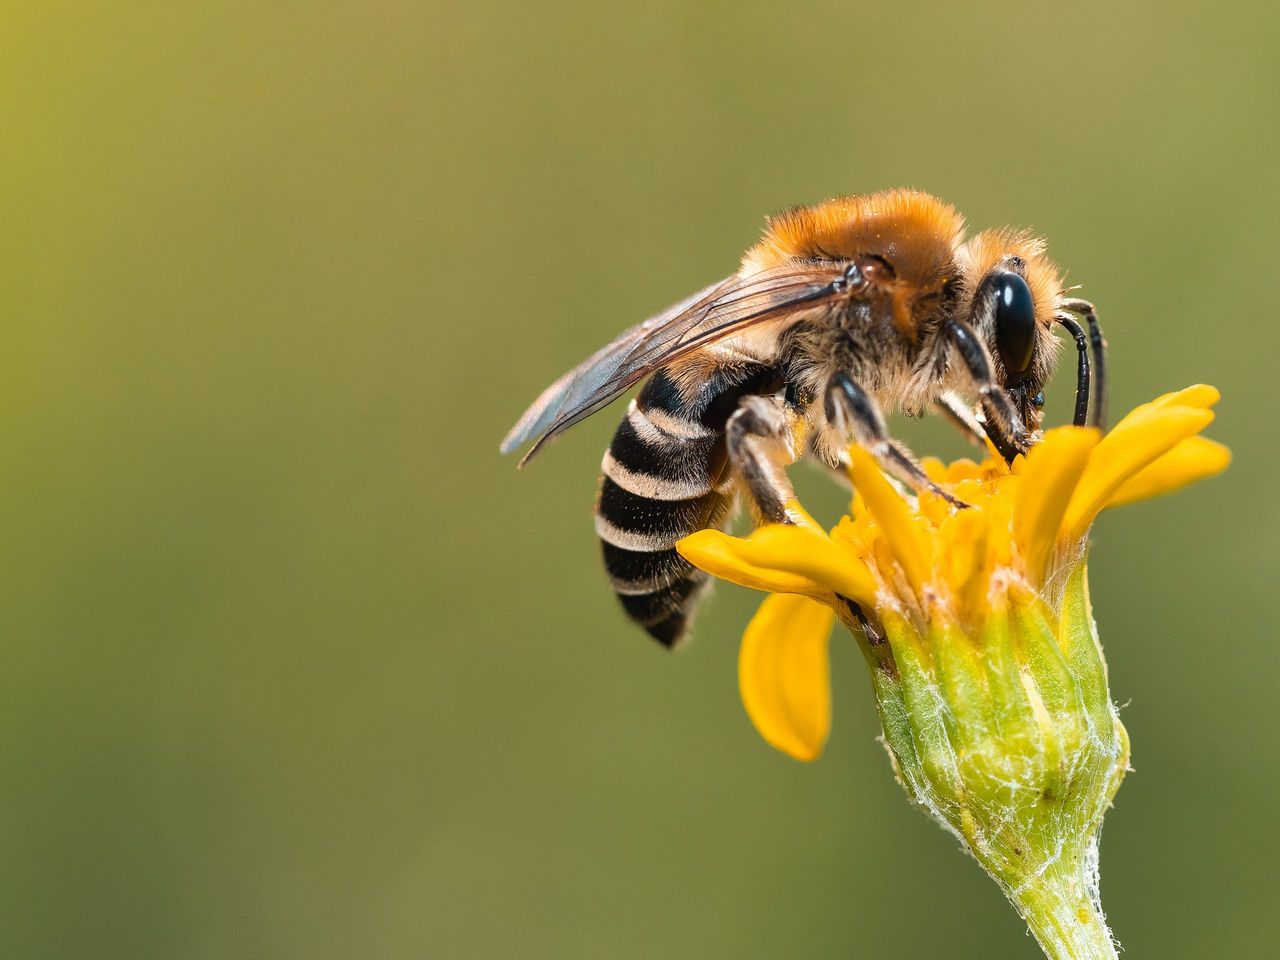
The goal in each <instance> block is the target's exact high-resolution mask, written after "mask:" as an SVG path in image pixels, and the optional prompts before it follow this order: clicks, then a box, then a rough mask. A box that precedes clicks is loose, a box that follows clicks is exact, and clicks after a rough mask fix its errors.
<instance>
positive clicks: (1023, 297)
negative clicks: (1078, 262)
mask: <svg viewBox="0 0 1280 960" xmlns="http://www.w3.org/2000/svg"><path fill="white" fill-rule="evenodd" d="M959 259H960V263H961V267H962V271H963V274H964V276H965V278H966V282H965V287H966V290H965V299H964V301H962V304H961V309H960V313H959V315H960V316H961V317H965V318H966V319H967V320H968V322H969V323H970V324H971V325H972V326H973V328H974V329H975V330H976V331H977V333H978V335H979V336H980V337H982V339H983V340H984V341H985V343H986V345H987V350H988V352H989V353H990V354H991V359H992V362H993V363H994V364H995V375H996V379H997V380H998V382H1000V383H1001V384H1002V385H1003V386H1004V388H1005V390H1006V391H1007V392H1008V393H1009V396H1010V397H1011V398H1012V399H1013V401H1014V403H1015V404H1016V405H1017V407H1018V411H1019V413H1021V414H1022V417H1023V420H1024V422H1025V423H1026V424H1027V425H1028V426H1030V427H1032V428H1035V427H1037V426H1038V425H1039V424H1040V421H1041V420H1042V413H1041V408H1042V407H1043V405H1044V385H1045V381H1047V380H1048V378H1049V374H1050V373H1051V372H1052V370H1053V359H1054V353H1055V352H1056V350H1057V345H1058V341H1057V338H1056V337H1054V335H1053V332H1052V328H1053V317H1054V314H1055V312H1056V311H1057V310H1058V306H1059V301H1060V299H1061V289H1062V285H1061V281H1060V279H1059V277H1058V270H1057V267H1055V266H1054V265H1053V263H1052V262H1051V261H1050V260H1049V259H1048V258H1047V257H1046V256H1045V253H1044V241H1042V240H1040V239H1038V238H1036V237H1033V236H1031V235H1030V234H1028V233H1021V232H1015V231H1010V230H987V231H984V232H983V233H980V234H978V235H977V236H975V237H973V238H972V239H971V240H969V241H968V242H967V243H966V244H964V246H963V247H962V248H961V249H960V257H959Z"/></svg>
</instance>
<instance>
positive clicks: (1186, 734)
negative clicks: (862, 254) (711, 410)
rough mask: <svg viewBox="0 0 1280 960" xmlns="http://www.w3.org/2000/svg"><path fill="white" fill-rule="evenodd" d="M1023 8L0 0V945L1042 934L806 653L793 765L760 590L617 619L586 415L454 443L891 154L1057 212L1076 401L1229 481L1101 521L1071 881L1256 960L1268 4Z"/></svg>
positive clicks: (798, 946)
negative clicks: (1091, 722) (1194, 398)
mask: <svg viewBox="0 0 1280 960" xmlns="http://www.w3.org/2000/svg"><path fill="white" fill-rule="evenodd" d="M1072 7H1073V9H1072V11H1071V12H1069V13H1068V12H1066V11H1064V10H1061V9H1057V10H1054V9H1051V8H1050V7H1048V6H1047V5H1046V6H1043V7H1041V6H1039V5H1022V6H1017V5H1009V4H997V3H983V4H977V5H962V4H952V3H930V4H924V5H894V4H839V3H815V4H779V3H770V4H764V3H707V4H698V5H690V4H687V3H671V2H667V3H662V2H658V3H649V4H645V5H629V6H625V7H618V8H616V9H608V8H606V7H605V6H603V5H595V6H590V5H582V6H577V5H573V4H566V3H551V4H520V3H498V4H494V5H485V4H477V5H464V4H450V5H436V4H431V3H427V4H425V5H424V4H412V3H406V2H401V0H365V2H361V3H356V2H349V3H345V4H343V3H332V2H322V3H317V2H307V3H302V2H292V3H287V2H280V3H250V2H245V0H231V2H228V0H220V2H207V3H188V2H169V3H158V2H157V3H143V2H127V3H114V4H94V3H81V2H50V0H45V2H41V3H16V2H15V3H5V4H4V5H3V7H2V8H0V81H2V85H0V89H2V90H3V91H4V95H3V107H2V109H3V125H2V126H0V131H2V133H0V136H3V150H2V151H0V196H2V197H3V200H2V206H0V215H2V220H0V278H2V282H0V323H2V324H3V326H2V329H3V331H4V334H3V346H2V347H0V530H3V540H4V552H3V558H4V559H3V563H2V571H3V572H2V574H0V643H2V644H3V647H2V649H3V667H2V668H0V782H2V783H3V786H0V863H2V864H3V866H2V867H0V885H2V889H0V956H4V957H14V958H19V957H20V958H42V957H102V958H107V957H110V958H115V957H120V958H149V957H163V958H193V960H195V958H199V960H204V958H224V957H271V958H283V957H299V958H302V957H305V958H309V960H314V958H328V957H333V958H348V957H392V958H399V957H405V958H409V957H414V958H418V957H441V958H445V957H448V958H453V957H459V958H472V957H475V958H489V957H493V958H498V957H502V958H505V957H529V958H542V957H546V958H570V957H582V958H595V957H610V958H633V957H634V958H641V957H658V956H661V957H670V958H683V957H690V958H692V957H698V958H705V957H743V958H745V957H782V956H805V957H863V956H865V957H893V958H898V957H902V958H906V957H912V958H914V957H956V958H966V957H973V958H978V957H982V958H987V957H1022V958H1031V957H1035V956H1037V955H1038V954H1037V952H1036V949H1035V946H1034V943H1033V941H1031V940H1030V939H1029V938H1028V937H1027V936H1026V935H1025V932H1024V929H1023V926H1022V924H1021V923H1020V922H1019V921H1018V920H1017V919H1016V917H1015V916H1014V915H1013V913H1012V911H1011V910H1010V909H1009V908H1008V907H1007V906H1006V905H1005V904H1004V903H1003V902H1002V900H1001V898H1000V896H999V894H998V893H997V891H996V889H995V887H994V885H993V884H991V883H990V882H989V881H987V880H986V879H985V878H984V877H983V876H982V875H981V874H980V873H979V871H978V869H977V868H976V866H975V865H974V864H973V863H972V862H970V861H968V860H966V859H965V858H964V857H963V856H962V855H961V854H960V853H959V852H958V850H957V848H956V844H955V842H954V841H953V840H952V839H951V838H949V837H948V836H946V835H944V834H943V833H942V832H941V831H939V830H938V829H937V828H935V827H934V826H932V825H931V824H930V823H929V822H928V821H927V820H926V819H925V818H924V817H923V816H921V815H920V814H919V813H917V812H916V811H914V810H912V809H910V808H909V807H908V806H907V804H906V803H905V802H904V799H903V796H902V795H901V791H900V790H899V788H898V787H897V786H896V785H895V784H894V783H893V781H892V779H891V777H890V774H889V769H888V764H887V763H886V760H885V756H884V754H883V751H882V750H881V748H880V747H879V746H878V745H877V744H876V742H875V739H874V738H875V736H876V733H877V729H876V723H875V718H874V711H873V708H872V704H871V699H870V696H869V691H868V684H867V680H866V677H865V675H864V673H863V667H862V664H861V661H860V659H859V657H858V655H857V652H856V650H855V649H854V647H853V645H852V644H851V643H838V644H837V645H836V647H837V648H836V651H835V663H834V676H835V687H836V690H835V697H836V705H835V708H836V717H835V727H834V734H833V736H832V739H831V743H830V745H829V748H828V752H827V755H826V756H825V757H824V758H823V759H822V760H821V761H820V762H818V763H815V764H813V765H809V766H803V765H800V764H796V763H794V762H791V761H789V760H788V759H786V758H785V757H783V756H782V755H780V754H777V753H774V752H773V751H772V750H770V749H769V748H768V747H767V746H765V744H764V743H763V742H762V741H761V740H760V739H759V738H758V737H757V736H756V734H755V733H754V732H753V730H752V728H751V726H750V724H749V723H748V721H747V719H746V717H745V716H744V714H743V713H742V710H741V707H740V705H739V703H738V697H737V691H736V685H735V660H736V648H737V638H738V635H739V633H740V631H741V628H742V626H743V625H744V624H745V622H746V619H747V617H748V616H749V614H750V611H751V610H752V609H753V608H754V604H755V603H756V601H757V597H756V596H753V595H748V593H747V592H746V591H742V590H738V589H731V588H724V589H721V590H720V591H719V592H718V594H717V596H716V598H715V599H714V601H713V602H712V603H711V605H710V606H709V607H708V608H707V609H706V610H705V611H704V616H703V617H702V618H701V621H700V629H699V631H698V636H697V637H696V638H695V642H694V643H693V644H692V645H691V646H690V647H688V648H687V649H686V650H684V651H683V652H681V653H679V654H678V655H674V656H672V655H667V654H664V653H663V652H662V651H661V650H659V649H657V648H656V647H654V646H653V645H652V644H650V643H649V642H648V641H647V640H646V639H645V638H644V637H643V636H641V635H640V634H639V633H638V632H636V631H635V630H633V629H631V628H629V627H628V626H627V625H626V623H625V622H624V621H623V618H622V617H621V615H620V614H619V612H618V611H617V609H616V608H615V602H614V600H613V598H612V596H611V595H610V593H609V591H608V590H607V589H606V588H605V586H604V583H603V578H602V575H601V572H600V570H599V568H598V561H597V548H596V544H595V540H594V536H593V534H592V529H591V522H590V505H591V499H592V492H593V488H594V484H595V476H596V470H597V466H598V463H599V456H600V453H601V450H602V449H603V447H604V445H605V443H606V442H607V439H608V436H609V435H610V433H611V431H612V429H613V425H614V420H615V415H616V411H610V412H609V413H607V414H606V415H603V416H600V417H598V418H596V419H593V420H591V421H589V422H588V423H587V424H586V425H584V426H582V427H581V428H579V429H578V430H577V431H575V432H574V433H573V434H571V435H570V436H569V437H567V438H566V439H565V440H563V441H562V442H561V443H559V444H557V446H556V448H555V449H554V450H552V451H551V452H550V453H549V454H548V455H547V456H546V457H545V458H544V459H543V460H541V461H540V462H539V463H537V464H536V466H535V467H534V468H532V469H530V470H528V471H525V472H524V473H520V474H517V473H516V471H515V469H514V464H513V462H512V461H511V460H509V459H502V458H500V457H499V456H498V454H497V452H496V448H497V443H498V440H499V438H500V437H501V436H502V434H503V433H504V432H505V430H506V428H507V427H508V426H509V425H510V423H511V422H512V421H513V420H514V418H515V417H516V415H517V414H518V413H519V412H520V411H521V409H523V407H524V405H525V404H526V403H527V402H528V401H529V400H530V399H532V397H533V396H534V395H535V394H536V393H537V391H538V390H539V389H541V387H542V386H544V385H545V383H547V382H549V381H550V380H551V379H552V378H553V377H555V376H556V375H558V374H559V373H560V372H561V371H562V370H563V369H565V368H567V367H568V366H570V365H571V364H573V363H575V362H577V361H578V360H579V359H581V358H582V357H583V356H585V355H586V354H588V353H589V352H590V351H592V350H593V349H594V348H595V347H596V346H598V345H599V344H600V343H602V342H603V341H605V340H606V339H608V338H610V337H611V336H612V335H613V334H614V333H615V332H616V331H618V330H620V329H621V328H623V327H625V326H627V325H629V324H631V323H633V322H635V321H636V320H638V319H639V318H641V317H644V316H646V315H647V314H648V313H650V312H652V311H654V310H656V309H658V308H660V307H663V306H665V305H666V304H668V303H669V302H672V301H674V300H676V299H678V298H680V297H682V296H684V295H685V294H686V293H687V292H689V291H692V290H694V289H696V288H698V287H699V286H701V285H703V284H705V283H707V282H708V281H710V280H712V279H715V278H717V277H720V276H722V275H724V274H726V273H727V272H728V271H729V270H731V269H732V268H733V266H734V264H735V261H736V258H737V256H738V255H739V254H740V252H741V251H742V249H743V248H745V247H746V246H747V245H748V244H749V243H750V242H751V241H752V240H753V238H754V237H755V235H756V233H757V230H758V228H759V227H760V225H761V223H762V220H763V217H764V216H765V215H766V214H767V213H769V212H771V211H774V210H777V209H779V208H781V207H784V206H788V205H791V204H794V203H798V202H808V201H816V200H820V199H822V198H824V197H827V196H829V195H834V194H840V193H848V192H861V191H867V190H872V189H877V188H882V187H888V186H895V185H911V186H917V187H921V188H924V189H927V190H930V191H932V192H934V193H936V194H938V195H940V196H942V197H945V198H946V199H948V200H950V201H952V202H953V203H955V204H957V205H958V206H959V207H960V208H961V209H962V210H963V211H965V212H966V214H967V215H968V216H969V218H970V220H971V222H973V223H974V224H976V225H978V226H985V225H990V224H999V223H1008V222H1011V223H1016V224H1023V225H1029V226H1033V227H1035V228H1036V229H1038V230H1040V231H1042V232H1043V233H1044V234H1045V235H1047V236H1048V237H1049V238H1050V239H1051V252H1052V253H1053V255H1054V256H1055V257H1056V258H1057V259H1058V260H1059V261H1060V262H1061V263H1062V264H1064V265H1065V266H1066V267H1067V268H1068V271H1069V277H1070V280H1071V281H1073V282H1079V283H1083V284H1085V285H1086V286H1085V294H1086V295H1087V296H1089V297H1091V298H1092V299H1094V300H1096V301H1097V302H1098V303H1099V304H1100V306H1101V309H1102V311H1103V314H1102V315H1103V319H1104V321H1105V323H1106V329H1107V331H1108V333H1109V335H1110V339H1111V343H1112V348H1113V351H1112V358H1113V371H1114V380H1113V384H1114V394H1113V398H1114V403H1113V410H1114V411H1115V412H1116V413H1117V414H1118V413H1120V412H1123V411H1124V410H1126V409H1127V408H1129V407H1130V406H1132V405H1133V404H1135V403H1138V402H1141V401H1143V400H1146V399H1148V398H1150V397H1151V396H1153V395H1154V394H1156V393H1158V392H1161V391H1164V390H1167V389H1172V388H1176V387H1180V386H1183V385H1185V384H1188V383H1191V382H1195V381H1200V380H1203V381H1208V382H1211V383H1215V384H1217V385H1219V386H1220V387H1221V388H1222V390H1223V392H1224V394H1225V399H1224V401H1223V403H1222V405H1221V407H1220V421H1219V423H1218V424H1217V425H1215V427H1214V428H1213V430H1212V431H1211V433H1212V435H1213V436H1215V437H1216V438H1218V439H1221V440H1224V441H1226V442H1228V443H1230V444H1231V445H1232V446H1233V447H1234V449H1235V452H1236V463H1235V466H1234V467H1233V469H1232V470H1231V471H1230V472H1229V473H1228V474H1227V475H1225V476H1224V477H1222V478H1220V479H1218V480H1215V481H1213V482H1212V483H1209V484H1205V485H1203V486H1202V487H1199V488H1196V489H1193V490H1191V491H1188V492H1186V493H1185V494H1183V495H1181V496H1179V497H1177V498H1175V499H1170V500H1166V501H1158V502H1154V503H1150V504H1144V505H1141V506H1137V507H1132V508H1127V509H1126V510H1125V511H1122V512H1118V513H1116V514H1114V515H1109V516H1108V517H1106V518H1105V519H1104V521H1103V522H1102V524H1101V525H1100V528H1099V530H1098V534H1097V545H1096V549H1095V559H1094V564H1093V581H1094V597H1095V603H1096V607H1097V615H1098V619H1099V621H1100V624H1101V630H1102V635H1103V638H1104V640H1105V642H1106V643H1107V653H1108V656H1109V659H1110V664H1111V674H1112V690H1113V693H1114V695H1115V696H1116V697H1117V698H1118V699H1119V700H1121V701H1124V702H1128V703H1129V704H1130V705H1129V706H1128V707H1127V709H1126V710H1125V711H1124V719H1125V722H1126V724H1127V725H1128V727H1129V730H1130V732H1131V734H1132V736H1133V743H1134V763H1135V767H1136V772H1135V773H1134V774H1133V775H1132V776H1131V777H1130V778H1129V779H1128V780H1127V781H1126V783H1125V786H1124V789H1123V790H1121V792H1120V794H1119V797H1118V802H1117V806H1116V808H1115V810H1114V811H1113V812H1112V814H1111V816H1110V818H1109V819H1108V821H1107V830H1106V831H1105V834H1104V844H1103V894H1104V902H1105V904H1106V907H1107V909H1108V911H1109V913H1110V915H1111V918H1112V921H1113V924H1114V926H1115V929H1116V932H1117V933H1118V935H1119V936H1120V938H1121V939H1122V941H1123V942H1124V944H1125V945H1126V947H1127V948H1128V951H1129V953H1128V955H1130V956H1134V957H1193V958H1198V957H1207V956H1223V957H1261V956H1270V955H1273V954H1274V953H1275V951H1276V950H1277V949H1278V948H1280V921H1278V920H1277V912H1276V907H1275V902H1276V895H1277V892H1278V890H1277V884H1276V879H1275V872H1274V854H1275V851H1276V849H1277V844H1278V843H1280V829H1278V828H1277V818H1276V814H1275V807H1276V792H1277V788H1278V787H1280V768H1278V766H1277V763H1276V761H1277V751H1276V749H1275V745H1274V738H1275V735H1276V727H1277V723H1276V721H1277V717H1278V713H1280V710H1278V708H1277V705H1276V687H1277V684H1276V680H1277V666H1278V665H1280V664H1278V661H1280V654H1278V653H1277V644H1276V640H1277V630H1276V626H1275V616H1276V614H1275V603H1274V601H1275V588H1274V586H1273V583H1272V581H1273V579H1274V577H1275V575H1276V572H1277V567H1276V559H1275V544H1276V543H1277V540H1278V538H1280V510H1278V509H1277V507H1276V502H1275V500H1274V499H1269V497H1274V494H1275V485H1276V479H1277V466H1278V465H1280V455H1278V454H1277V450H1276V447H1275V441H1274V433H1275V431H1274V421H1273V417H1274V410H1275V407H1276V401H1275V396H1274V393H1273V386H1272V385H1273V383H1274V378H1275V369H1276V367H1275V364H1276V361H1277V350H1278V348H1280V335H1278V334H1277V330H1278V324H1277V318H1276V316H1275V315H1274V306H1273V303H1274V284H1275V277H1276V262H1277V254H1278V253H1280V250H1278V249H1277V241H1276V236H1277V225H1278V224H1280V190H1278V188H1277V174H1276V171H1277V161H1276V154H1277V148H1278V147H1280V69H1278V67H1277V57H1276V52H1275V47H1274V38H1275V36H1276V31H1277V29H1278V28H1280V16H1277V14H1276V12H1275V8H1274V7H1273V6H1271V5H1266V4H1262V3H1256V4H1244V3H1234V2H1224V3H1218V4H1214V5H1213V6H1212V7H1211V8H1210V7H1200V6H1194V7H1193V6H1179V5H1171V4H1168V3H1155V2H1149V3H1143V4H1117V3H1098V2H1093V3H1084V4H1078V5H1072ZM1069 395H1070V374H1069V371H1068V372H1067V375H1066V376H1064V377H1060V378H1059V379H1058V381H1057V384H1056V388H1055V390H1054V397H1053V404H1052V410H1053V415H1054V416H1055V417H1056V418H1057V419H1059V420H1062V419H1064V418H1065V417H1066V416H1067V410H1068V407H1069ZM902 432H903V433H904V434H905V436H906V437H907V438H908V439H909V440H911V441H912V442H913V443H914V444H915V445H916V447H917V449H919V450H921V451H935V452H939V453H943V454H948V455H951V454H957V453H960V452H962V449H963V448H962V447H961V445H960V444H959V441H958V440H956V439H954V438H953V437H952V436H951V435H950V433H949V432H948V431H946V430H945V429H942V428H940V427H938V426H937V425H936V424H929V423H924V424H919V425H914V424H906V425H903V427H902ZM801 482H802V486H803V490H804V491H805V495H806V500H807V502H809V503H811V504H813V505H814V506H815V509H818V510H820V511H822V512H823V513H824V515H825V516H827V517H834V516H835V514H836V512H837V511H838V510H839V508H840V505H841V503H842V499H843V498H842V496H841V495H840V494H838V493H837V492H835V491H834V490H832V489H830V488H829V487H828V485H827V484H826V483H825V481H824V480H822V479H821V478H818V477H816V475H815V476H810V475H809V474H808V473H804V474H803V475H802V477H801Z"/></svg>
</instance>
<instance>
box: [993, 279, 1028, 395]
mask: <svg viewBox="0 0 1280 960" xmlns="http://www.w3.org/2000/svg"><path fill="white" fill-rule="evenodd" d="M995 288H996V346H998V347H999V348H1000V359H1001V360H1003V361H1004V369H1005V371H1006V373H1007V374H1008V376H1009V379H1011V380H1012V379H1013V378H1014V377H1017V376H1019V375H1021V374H1023V373H1025V372H1026V370H1027V367H1029V366H1031V356H1032V354H1033V353H1034V352H1035V345H1036V305H1035V302H1034V301H1033V300H1032V299H1031V288H1030V287H1028V286H1027V281H1025V280H1023V279H1022V278H1021V277H1020V276H1018V275H1017V274H1016V273H998V274H996V276H995Z"/></svg>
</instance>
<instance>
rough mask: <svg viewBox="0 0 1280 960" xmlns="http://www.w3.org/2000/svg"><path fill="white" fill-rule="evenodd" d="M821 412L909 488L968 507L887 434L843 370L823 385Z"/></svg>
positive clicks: (878, 415)
mask: <svg viewBox="0 0 1280 960" xmlns="http://www.w3.org/2000/svg"><path fill="white" fill-rule="evenodd" d="M825 411H826V414H827V419H828V420H829V421H830V422H831V423H832V424H833V425H834V426H835V427H836V428H837V429H840V430H843V432H844V433H845V435H846V436H848V435H851V436H852V437H853V439H854V440H856V441H857V443H858V445H859V446H862V447H864V448H865V449H866V450H867V452H868V453H870V454H871V455H872V456H873V457H875V458H876V460H877V461H879V463H880V465H881V466H882V467H884V468H885V470H887V471H888V472H889V473H892V474H893V475H894V476H895V477H897V478H898V479H899V480H901V481H902V482H903V483H905V484H907V486H909V487H911V489H913V490H915V491H916V492H919V491H921V490H928V491H929V492H930V493H933V494H936V495H937V496H939V497H941V498H942V499H943V500H945V501H946V502H947V503H949V504H951V505H952V506H953V507H957V508H964V507H967V506H968V504H967V503H965V502H964V501H963V500H958V499H956V498H955V497H953V496H952V495H951V494H949V493H947V491H945V490H943V489H942V488H941V487H940V486H938V485H937V484H936V483H934V482H933V481H932V480H930V479H929V477H928V475H927V474H926V473H925V472H924V470H923V469H922V468H921V467H920V464H918V463H917V462H916V459H915V457H913V456H912V455H911V452H910V451H909V450H907V449H906V448H905V447H904V446H902V444H900V443H898V442H897V441H896V440H894V439H892V438H891V437H890V436H889V428H888V427H887V426H886V424H885V422H884V414H882V413H881V412H880V408H879V407H877V406H876V402H875V401H874V400H872V399H871V397H870V396H869V395H868V394H867V392H866V391H865V390H863V389H862V388H861V387H860V386H858V385H857V384H856V383H854V382H853V379H852V378H851V377H850V376H849V375H848V374H847V373H843V372H841V373H837V374H835V375H834V376H833V377H832V378H831V381H830V382H829V383H828V384H827V393H826V398H825Z"/></svg>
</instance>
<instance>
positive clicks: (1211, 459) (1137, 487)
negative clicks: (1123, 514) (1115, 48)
mask: <svg viewBox="0 0 1280 960" xmlns="http://www.w3.org/2000/svg"><path fill="white" fill-rule="evenodd" d="M1230 463H1231V451H1230V450H1229V449H1227V448H1226V447H1224V446H1223V445H1222V444H1220V443H1216V442H1214V441H1213V440H1209V439H1208V438H1206V437H1188V438H1187V439H1186V440H1183V441H1182V442H1181V443H1180V444H1178V445H1177V446H1176V447H1174V448H1173V449H1172V450H1170V451H1169V452H1168V453H1166V454H1165V455H1164V456H1163V457H1160V459H1158V460H1156V461H1155V462H1154V463H1152V464H1150V465H1149V466H1147V467H1145V468H1144V469H1142V470H1141V471H1139V472H1138V473H1136V474H1134V475H1133V476H1132V477H1130V478H1129V479H1128V480H1126V481H1125V482H1124V483H1122V484H1121V485H1120V488H1119V489H1118V490H1117V491H1116V492H1115V493H1113V494H1112V495H1111V499H1110V500H1108V501H1107V506H1108V507H1116V506H1120V505H1121V504H1125V503H1133V502H1135V501H1137V500H1146V499H1148V498H1149V497H1158V496H1160V495H1161V494H1163V493H1170V492H1172V491H1174V490H1177V489H1179V488H1180V487H1185V486H1187V485H1188V484H1191V483H1195V482H1196V481H1197V480H1203V479H1205V478H1206V477H1212V476H1214V475H1216V474H1219V473H1221V472H1222V471H1223V470H1225V469H1227V465H1228V464H1230Z"/></svg>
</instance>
